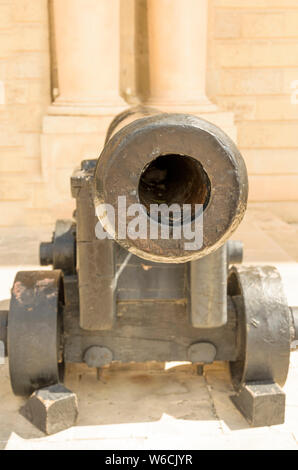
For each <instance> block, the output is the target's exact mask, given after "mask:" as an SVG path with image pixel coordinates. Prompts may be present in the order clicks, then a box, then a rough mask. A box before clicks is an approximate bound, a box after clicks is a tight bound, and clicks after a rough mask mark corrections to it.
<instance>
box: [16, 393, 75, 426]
mask: <svg viewBox="0 0 298 470" xmlns="http://www.w3.org/2000/svg"><path fill="white" fill-rule="evenodd" d="M21 414H22V415H23V416H25V418H27V419H28V420H29V421H31V423H32V424H34V425H35V426H36V427H37V428H39V429H40V430H41V431H43V432H44V433H45V434H54V433H56V432H59V431H62V430H63V429H67V428H69V427H71V426H73V425H74V424H75V422H76V419H77V416H78V401H77V396H76V394H75V393H73V392H71V391H70V390H68V389H67V388H65V387H64V386H63V385H61V384H56V385H51V386H50V387H46V388H42V389H40V390H38V391H37V392H34V393H33V394H32V395H31V397H30V398H29V399H28V401H27V403H26V405H25V406H24V407H23V408H22V409H21Z"/></svg>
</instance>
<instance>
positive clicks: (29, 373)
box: [8, 270, 64, 395]
mask: <svg viewBox="0 0 298 470" xmlns="http://www.w3.org/2000/svg"><path fill="white" fill-rule="evenodd" d="M63 303H64V293H63V280H62V276H61V271H59V270H54V271H20V272H18V273H17V275H16V277H15V280H14V284H13V288H12V297H11V302H10V310H9V315H8V356H9V370H10V380H11V385H12V388H13V391H14V393H15V394H16V395H30V394H31V393H32V392H34V391H35V390H37V389H39V388H40V387H45V386H48V385H52V384H55V383H56V382H58V381H59V379H60V377H61V371H62V363H61V362H60V361H61V359H60V350H59V349H60V341H61V334H62V317H61V313H62V312H61V309H62V305H63Z"/></svg>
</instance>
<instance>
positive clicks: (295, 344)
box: [290, 307, 298, 349]
mask: <svg viewBox="0 0 298 470" xmlns="http://www.w3.org/2000/svg"><path fill="white" fill-rule="evenodd" d="M290 312H291V317H292V322H293V334H292V348H293V349H294V348H298V307H290Z"/></svg>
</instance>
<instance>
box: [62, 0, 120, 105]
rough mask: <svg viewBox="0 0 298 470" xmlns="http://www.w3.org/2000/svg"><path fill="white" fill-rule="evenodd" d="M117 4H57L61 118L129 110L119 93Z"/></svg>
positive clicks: (109, 0)
mask: <svg viewBox="0 0 298 470" xmlns="http://www.w3.org/2000/svg"><path fill="white" fill-rule="evenodd" d="M119 1H120V0H53V27H54V32H53V33H54V43H55V50H56V62H57V75H58V90H59V95H58V97H57V98H56V99H55V108H58V107H63V113H64V112H65V111H66V112H68V113H69V114H79V113H80V112H81V110H82V108H83V109H84V111H85V113H86V111H87V112H88V113H89V114H93V113H96V114H102V113H109V112H111V111H113V112H114V113H115V112H117V111H118V108H123V106H125V102H124V101H123V100H122V98H121V97H120V94H119V75H120V73H119V64H120V57H119V53H120V25H119V21H120V11H119V10H120V3H119ZM86 108H89V109H87V110H86Z"/></svg>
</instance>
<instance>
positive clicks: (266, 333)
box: [228, 266, 291, 388]
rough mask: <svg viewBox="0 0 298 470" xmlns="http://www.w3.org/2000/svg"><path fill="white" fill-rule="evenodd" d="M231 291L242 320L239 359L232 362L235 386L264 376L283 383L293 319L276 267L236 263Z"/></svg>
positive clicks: (239, 320)
mask: <svg viewBox="0 0 298 470" xmlns="http://www.w3.org/2000/svg"><path fill="white" fill-rule="evenodd" d="M228 294H229V295H231V296H232V301H233V302H234V303H235V306H236V310H237V314H238V315H237V318H238V322H239V329H238V331H239V350H238V359H237V361H235V362H231V364H230V369H231V376H232V380H233V384H234V386H235V387H236V388H239V387H241V386H242V385H243V384H244V383H246V382H257V381H265V380H266V381H273V382H276V383H277V384H279V385H280V386H283V385H284V383H285V381H286V377H287V374H288V367H289V358H290V344H291V322H290V312H289V307H288V305H287V300H286V298H285V294H284V292H283V288H282V283H281V278H280V275H279V273H278V271H277V269H276V268H273V267H271V266H264V267H260V266H254V267H240V268H236V267H233V268H232V269H231V270H230V273H229V279H228Z"/></svg>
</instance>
